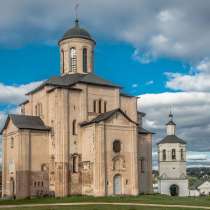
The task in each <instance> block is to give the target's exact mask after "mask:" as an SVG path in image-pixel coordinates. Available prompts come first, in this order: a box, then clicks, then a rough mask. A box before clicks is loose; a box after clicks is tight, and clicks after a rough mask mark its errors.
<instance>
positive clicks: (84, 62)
mask: <svg viewBox="0 0 210 210" xmlns="http://www.w3.org/2000/svg"><path fill="white" fill-rule="evenodd" d="M82 57H83V72H84V73H87V48H83V51H82Z"/></svg>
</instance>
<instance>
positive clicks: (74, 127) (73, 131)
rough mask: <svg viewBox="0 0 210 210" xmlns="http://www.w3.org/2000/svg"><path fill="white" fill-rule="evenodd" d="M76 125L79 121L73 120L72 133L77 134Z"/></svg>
mask: <svg viewBox="0 0 210 210" xmlns="http://www.w3.org/2000/svg"><path fill="white" fill-rule="evenodd" d="M76 126H77V121H76V120H73V122H72V135H74V136H75V135H77V131H76Z"/></svg>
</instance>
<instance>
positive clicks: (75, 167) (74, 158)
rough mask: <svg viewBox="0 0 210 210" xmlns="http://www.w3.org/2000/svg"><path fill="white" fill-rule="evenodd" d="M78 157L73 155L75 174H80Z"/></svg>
mask: <svg viewBox="0 0 210 210" xmlns="http://www.w3.org/2000/svg"><path fill="white" fill-rule="evenodd" d="M78 158H79V157H78V155H73V160H72V162H73V173H77V172H78V162H79V161H78Z"/></svg>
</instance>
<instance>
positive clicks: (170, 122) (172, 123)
mask: <svg viewBox="0 0 210 210" xmlns="http://www.w3.org/2000/svg"><path fill="white" fill-rule="evenodd" d="M166 125H176V123H175V122H174V121H173V120H170V121H169V122H168V123H166Z"/></svg>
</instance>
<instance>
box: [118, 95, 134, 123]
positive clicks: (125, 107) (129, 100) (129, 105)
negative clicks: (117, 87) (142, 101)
mask: <svg viewBox="0 0 210 210" xmlns="http://www.w3.org/2000/svg"><path fill="white" fill-rule="evenodd" d="M120 108H121V109H122V111H123V112H125V113H126V114H127V115H128V116H129V117H130V118H131V119H132V120H133V121H134V122H137V98H136V97H125V96H120Z"/></svg>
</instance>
